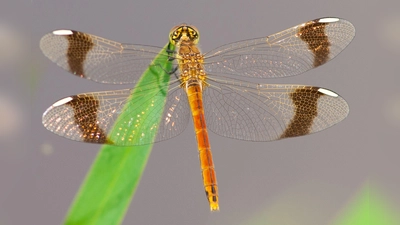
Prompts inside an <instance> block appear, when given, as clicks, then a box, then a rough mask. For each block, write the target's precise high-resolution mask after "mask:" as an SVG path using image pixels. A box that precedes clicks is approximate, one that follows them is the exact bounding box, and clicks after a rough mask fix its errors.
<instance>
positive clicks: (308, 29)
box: [298, 21, 331, 67]
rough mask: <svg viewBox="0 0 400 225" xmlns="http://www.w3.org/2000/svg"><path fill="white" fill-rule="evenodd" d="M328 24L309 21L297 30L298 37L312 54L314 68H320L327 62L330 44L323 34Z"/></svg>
mask: <svg viewBox="0 0 400 225" xmlns="http://www.w3.org/2000/svg"><path fill="white" fill-rule="evenodd" d="M327 24H328V23H320V22H317V21H311V22H308V23H306V24H305V25H304V26H302V27H301V28H300V29H299V32H298V36H299V37H300V39H301V40H303V41H304V42H305V43H307V45H308V49H310V50H311V51H312V52H313V54H314V64H313V65H314V67H317V66H320V65H322V64H324V63H326V62H327V61H328V60H329V52H330V49H329V48H330V45H331V44H330V42H329V38H328V36H327V35H326V33H325V27H326V26H327Z"/></svg>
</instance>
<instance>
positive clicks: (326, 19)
mask: <svg viewBox="0 0 400 225" xmlns="http://www.w3.org/2000/svg"><path fill="white" fill-rule="evenodd" d="M339 20H340V19H339V18H336V17H326V18H321V19H319V20H318V22H319V23H334V22H337V21H339Z"/></svg>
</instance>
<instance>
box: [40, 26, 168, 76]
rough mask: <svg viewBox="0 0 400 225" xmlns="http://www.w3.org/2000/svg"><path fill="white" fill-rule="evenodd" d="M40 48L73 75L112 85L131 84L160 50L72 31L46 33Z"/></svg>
mask: <svg viewBox="0 0 400 225" xmlns="http://www.w3.org/2000/svg"><path fill="white" fill-rule="evenodd" d="M40 48H41V49H42V51H43V53H44V55H45V56H47V57H48V58H49V59H50V60H51V61H53V62H55V63H57V65H58V66H60V67H62V68H63V69H65V70H67V71H69V72H71V73H73V74H75V75H77V76H80V77H84V78H87V79H90V80H93V81H96V82H100V83H113V84H128V83H135V82H136V81H137V80H138V79H139V78H140V76H141V75H142V73H143V71H145V70H146V69H147V67H148V66H149V65H151V62H152V60H153V59H154V58H155V56H156V55H157V54H158V53H159V52H160V51H161V49H162V48H160V47H153V46H146V45H132V44H122V43H118V42H114V41H111V40H107V39H104V38H101V37H97V36H95V35H91V34H86V33H82V32H79V31H73V30H57V31H53V32H52V33H49V34H46V35H45V36H43V38H42V39H41V40H40ZM155 66H158V65H155Z"/></svg>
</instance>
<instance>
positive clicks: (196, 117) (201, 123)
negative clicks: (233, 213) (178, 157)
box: [186, 82, 219, 211]
mask: <svg viewBox="0 0 400 225" xmlns="http://www.w3.org/2000/svg"><path fill="white" fill-rule="evenodd" d="M186 93H187V96H188V100H189V105H190V108H191V110H192V116H193V123H194V131H195V133H196V138H197V145H198V149H199V158H200V167H201V172H202V175H203V183H204V189H205V192H206V195H207V199H208V202H209V203H210V209H211V211H216V210H219V206H218V186H217V178H216V176H215V170H214V163H213V160H212V154H211V147H210V142H209V141H208V133H207V126H206V120H205V117H204V108H203V97H202V88H201V86H200V84H199V83H198V82H194V83H191V84H189V85H188V87H187V88H186Z"/></svg>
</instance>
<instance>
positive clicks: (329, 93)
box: [318, 88, 339, 98]
mask: <svg viewBox="0 0 400 225" xmlns="http://www.w3.org/2000/svg"><path fill="white" fill-rule="evenodd" d="M318 91H319V92H321V93H322V94H325V95H329V96H331V97H335V98H336V97H338V96H339V95H338V94H336V93H335V92H333V91H330V90H328V89H325V88H319V89H318Z"/></svg>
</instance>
